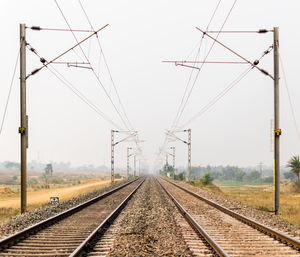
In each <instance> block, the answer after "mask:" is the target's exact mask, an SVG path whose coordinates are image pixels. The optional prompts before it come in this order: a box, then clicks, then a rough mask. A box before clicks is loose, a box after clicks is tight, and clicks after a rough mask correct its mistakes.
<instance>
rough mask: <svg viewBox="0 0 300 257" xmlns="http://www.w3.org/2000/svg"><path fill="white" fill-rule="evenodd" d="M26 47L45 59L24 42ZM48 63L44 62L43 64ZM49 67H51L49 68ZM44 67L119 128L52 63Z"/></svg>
mask: <svg viewBox="0 0 300 257" xmlns="http://www.w3.org/2000/svg"><path fill="white" fill-rule="evenodd" d="M26 46H27V48H28V49H29V50H30V51H31V52H33V53H34V54H35V55H36V56H37V57H38V58H39V59H40V60H45V59H44V58H43V57H41V56H40V55H39V54H38V52H37V51H36V49H34V48H33V47H32V46H31V45H30V44H29V43H27V42H26ZM47 64H49V63H47V61H46V63H45V66H46V65H47ZM49 67H51V69H52V70H51V69H50V68H49ZM46 68H47V69H48V70H49V71H50V72H51V73H52V74H53V75H54V76H55V77H56V78H57V79H59V80H60V81H61V82H62V83H63V84H64V85H65V86H67V87H68V88H69V89H70V90H71V91H72V92H73V93H74V94H75V95H77V97H79V98H80V99H81V100H82V101H83V102H84V103H86V104H87V105H88V106H89V107H90V108H91V109H93V110H94V111H95V112H96V113H97V114H98V115H100V116H101V117H102V118H103V119H105V120H106V121H108V122H109V123H111V124H112V125H113V126H114V127H116V128H118V129H121V128H120V126H119V125H117V124H116V123H115V122H113V121H112V120H111V119H110V118H109V117H108V116H107V115H105V114H104V113H103V112H102V111H101V110H100V109H99V107H97V106H96V105H95V104H94V103H93V102H92V101H91V100H89V99H88V98H87V97H86V96H85V95H84V94H83V93H82V92H81V91H80V90H78V89H77V88H76V87H75V86H74V85H73V84H72V83H71V82H70V81H68V80H67V79H66V78H65V77H64V76H63V75H62V74H61V73H60V72H58V71H57V70H56V69H55V68H54V67H53V65H52V64H49V65H47V66H46Z"/></svg>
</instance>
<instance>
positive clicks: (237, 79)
mask: <svg viewBox="0 0 300 257" xmlns="http://www.w3.org/2000/svg"><path fill="white" fill-rule="evenodd" d="M272 49H273V46H270V47H269V48H268V49H267V50H266V51H264V52H263V54H262V55H261V56H260V58H258V60H259V61H260V60H261V59H262V58H263V57H265V56H266V55H267V54H269V53H270V52H271V50H272ZM252 69H254V67H253V66H250V67H248V68H247V69H246V70H245V71H244V72H242V73H241V74H240V75H239V76H238V77H237V78H236V79H234V80H233V81H232V82H231V83H230V84H229V85H228V86H227V87H226V88H225V89H223V90H222V91H221V92H220V93H219V94H218V95H217V96H215V97H214V98H213V99H212V100H211V101H210V102H209V103H208V104H207V105H206V106H204V107H203V108H202V109H201V110H200V111H199V112H198V113H197V114H196V115H194V116H193V117H192V118H191V119H189V120H188V121H187V122H186V123H184V124H183V125H182V126H180V129H181V128H183V127H185V126H187V125H188V124H189V123H191V122H192V121H193V120H194V119H196V118H198V117H199V116H201V115H202V114H204V113H205V112H206V111H207V110H208V109H210V108H211V107H212V106H213V105H214V104H216V103H217V102H218V101H219V100H220V99H221V98H222V97H224V96H225V95H226V94H227V93H228V92H229V91H230V90H231V89H232V88H233V87H234V86H235V85H236V84H238V83H239V82H240V81H241V80H242V79H243V78H244V77H245V76H246V75H247V74H248V73H249V72H250V71H251V70H252Z"/></svg>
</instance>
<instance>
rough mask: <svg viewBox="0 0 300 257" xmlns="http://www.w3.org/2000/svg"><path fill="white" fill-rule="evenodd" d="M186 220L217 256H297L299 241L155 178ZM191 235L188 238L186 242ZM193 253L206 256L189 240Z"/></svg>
mask: <svg viewBox="0 0 300 257" xmlns="http://www.w3.org/2000/svg"><path fill="white" fill-rule="evenodd" d="M158 181H159V183H160V184H161V186H162V187H163V189H164V190H165V192H166V193H167V194H168V195H169V196H170V198H171V199H172V200H173V202H174V203H175V205H176V206H177V208H178V209H179V210H180V212H181V213H182V215H183V216H184V217H185V218H186V220H187V221H188V222H189V224H190V225H191V226H192V227H193V229H194V230H195V231H196V232H197V234H198V235H199V236H200V237H202V238H203V240H204V241H205V242H206V243H207V244H208V245H209V246H210V247H211V248H212V249H213V251H214V252H215V253H216V254H217V255H219V256H289V257H290V256H300V252H299V250H300V241H298V240H296V239H293V238H291V237H289V236H287V235H284V234H282V233H280V232H278V231H275V230H273V229H271V228H269V227H266V226H264V225H262V224H260V223H257V222H255V221H253V220H251V219H248V218H246V217H244V216H242V215H240V214H237V213H235V212H233V211H231V210H229V209H227V208H224V207H222V206H220V205H218V204H216V203H215V202H212V201H210V200H208V199H206V198H203V197H201V196H200V195H197V194H195V193H194V192H191V191H189V190H187V189H185V188H183V187H181V186H179V185H177V184H175V183H173V182H171V181H168V180H164V179H158ZM189 240H190V239H189V238H188V239H187V244H189V242H188V241H189ZM190 248H191V249H192V250H194V255H195V256H205V254H203V250H202V251H199V250H198V249H197V246H196V245H195V244H193V243H192V242H191V246H190Z"/></svg>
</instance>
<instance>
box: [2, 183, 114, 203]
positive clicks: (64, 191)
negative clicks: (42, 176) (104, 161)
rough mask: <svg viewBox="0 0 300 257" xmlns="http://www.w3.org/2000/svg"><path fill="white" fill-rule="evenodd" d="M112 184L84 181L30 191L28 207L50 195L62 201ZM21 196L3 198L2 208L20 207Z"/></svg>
mask: <svg viewBox="0 0 300 257" xmlns="http://www.w3.org/2000/svg"><path fill="white" fill-rule="evenodd" d="M109 184H110V180H104V181H103V180H102V181H100V180H99V181H97V182H95V181H91V182H90V183H89V182H87V183H84V184H80V185H76V186H68V187H62V188H52V189H41V190H38V191H34V192H28V194H27V202H28V207H29V208H30V207H37V206H41V205H43V204H46V203H48V202H49V199H50V197H52V196H56V197H59V200H60V201H65V200H67V199H70V198H72V197H75V196H77V195H79V194H84V193H88V192H91V191H93V190H95V189H99V188H102V187H105V186H108V185H109ZM19 207H20V196H16V197H15V198H12V197H9V199H7V200H6V199H1V201H0V208H19Z"/></svg>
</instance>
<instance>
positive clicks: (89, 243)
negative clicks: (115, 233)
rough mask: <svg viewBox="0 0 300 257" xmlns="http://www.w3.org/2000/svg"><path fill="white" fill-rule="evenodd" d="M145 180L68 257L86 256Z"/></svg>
mask: <svg viewBox="0 0 300 257" xmlns="http://www.w3.org/2000/svg"><path fill="white" fill-rule="evenodd" d="M144 181H145V178H144V179H143V180H142V181H141V182H140V183H139V184H138V185H137V187H136V188H135V189H134V190H133V191H132V192H131V193H130V194H129V195H128V196H127V197H126V198H125V199H124V201H123V202H122V203H120V204H119V205H118V207H117V208H116V209H114V210H113V211H112V212H111V213H110V214H109V215H108V216H107V217H106V219H105V220H104V221H102V222H101V224H100V225H99V226H98V227H97V228H96V229H94V231H93V232H92V233H91V234H90V235H89V236H88V237H87V238H86V239H85V240H84V241H83V242H82V243H81V244H80V245H79V246H78V247H77V248H76V249H75V250H74V251H73V252H72V253H71V254H70V255H69V257H78V256H82V255H83V254H86V253H87V252H88V251H89V249H90V248H93V245H94V243H95V241H96V240H99V238H100V236H101V235H103V233H104V232H105V231H106V230H107V228H108V227H109V226H110V225H111V223H112V222H113V221H114V219H115V218H116V217H117V216H118V215H119V214H120V213H121V211H122V210H123V208H124V207H125V206H126V204H127V202H128V201H129V200H130V199H131V197H132V196H133V195H134V193H135V192H136V191H137V190H138V189H139V187H140V186H141V185H142V184H143V183H144Z"/></svg>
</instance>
